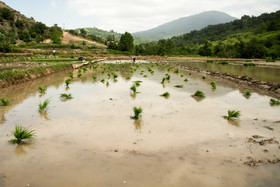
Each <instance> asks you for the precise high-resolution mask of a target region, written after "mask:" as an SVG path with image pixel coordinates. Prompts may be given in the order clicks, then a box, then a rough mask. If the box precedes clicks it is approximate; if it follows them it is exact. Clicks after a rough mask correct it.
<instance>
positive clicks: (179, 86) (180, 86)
mask: <svg viewBox="0 0 280 187" xmlns="http://www.w3.org/2000/svg"><path fill="white" fill-rule="evenodd" d="M174 87H176V88H183V87H184V86H183V85H175V86H174Z"/></svg>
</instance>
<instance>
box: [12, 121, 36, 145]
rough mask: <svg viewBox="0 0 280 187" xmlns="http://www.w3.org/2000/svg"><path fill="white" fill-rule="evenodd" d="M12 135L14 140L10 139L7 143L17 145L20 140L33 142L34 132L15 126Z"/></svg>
mask: <svg viewBox="0 0 280 187" xmlns="http://www.w3.org/2000/svg"><path fill="white" fill-rule="evenodd" d="M13 135H14V137H15V139H11V140H9V142H10V143H17V144H19V143H21V142H22V140H33V139H34V135H35V132H34V130H30V129H28V128H26V127H23V126H21V125H16V127H15V130H14V131H13Z"/></svg>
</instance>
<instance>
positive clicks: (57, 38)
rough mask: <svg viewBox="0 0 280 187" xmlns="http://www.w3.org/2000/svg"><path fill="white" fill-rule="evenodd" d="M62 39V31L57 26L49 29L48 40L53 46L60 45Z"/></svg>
mask: <svg viewBox="0 0 280 187" xmlns="http://www.w3.org/2000/svg"><path fill="white" fill-rule="evenodd" d="M62 37H63V31H62V29H61V28H60V27H58V26H57V25H54V26H53V27H51V28H50V39H51V40H52V42H53V43H55V44H61V38H62Z"/></svg>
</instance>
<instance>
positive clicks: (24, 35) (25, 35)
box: [18, 29, 31, 42]
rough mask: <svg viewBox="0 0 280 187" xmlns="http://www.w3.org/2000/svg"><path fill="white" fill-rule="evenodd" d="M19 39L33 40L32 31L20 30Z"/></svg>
mask: <svg viewBox="0 0 280 187" xmlns="http://www.w3.org/2000/svg"><path fill="white" fill-rule="evenodd" d="M18 36H19V39H20V40H22V41H24V42H31V37H30V33H29V31H28V30H27V29H24V30H22V31H19V32H18Z"/></svg>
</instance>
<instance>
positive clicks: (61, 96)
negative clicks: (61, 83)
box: [60, 93, 73, 99]
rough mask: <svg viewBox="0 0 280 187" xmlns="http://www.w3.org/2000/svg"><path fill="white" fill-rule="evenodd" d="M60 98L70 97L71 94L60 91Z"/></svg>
mask: <svg viewBox="0 0 280 187" xmlns="http://www.w3.org/2000/svg"><path fill="white" fill-rule="evenodd" d="M60 98H62V99H72V98H73V97H72V95H71V94H66V93H62V94H60Z"/></svg>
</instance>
